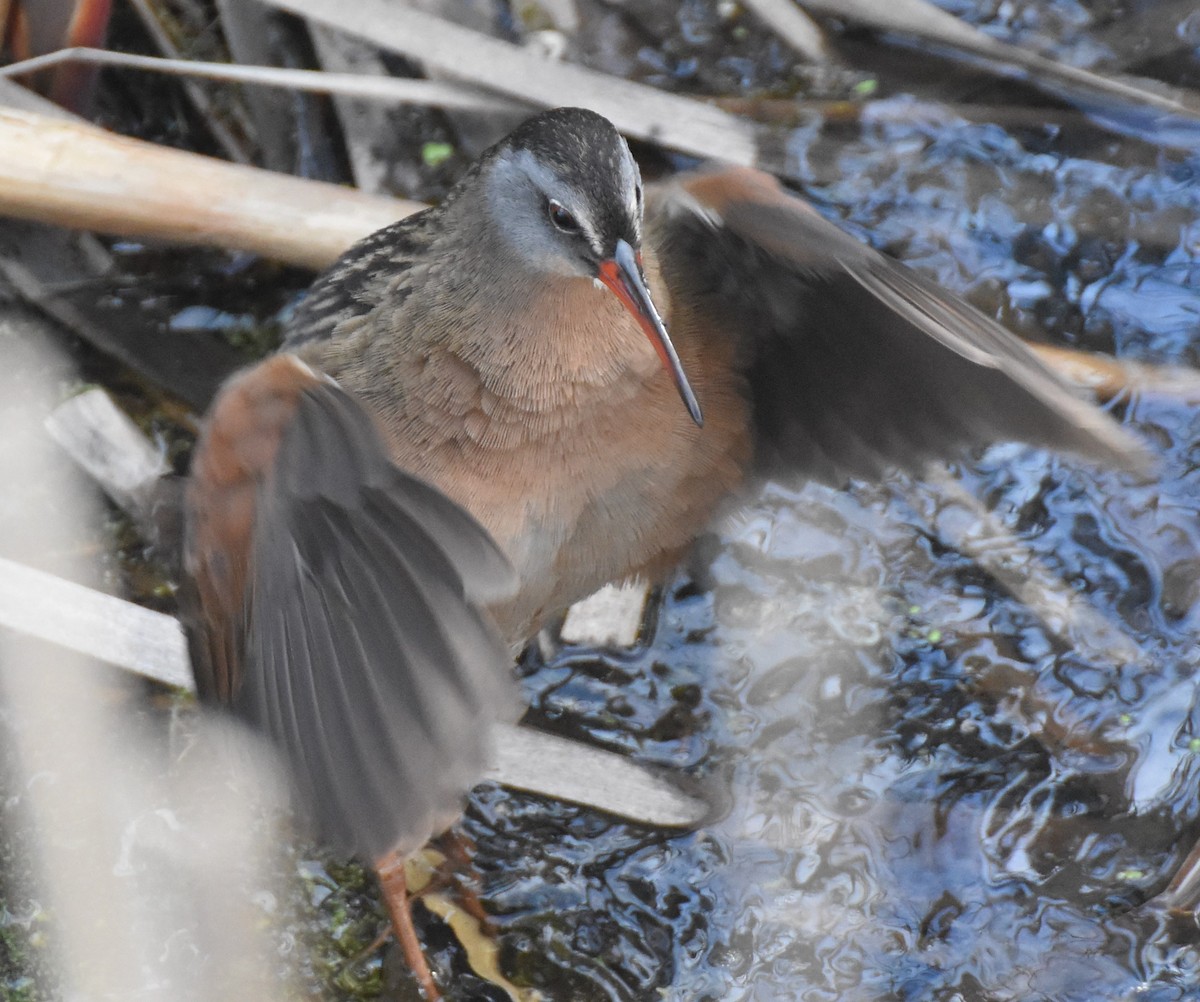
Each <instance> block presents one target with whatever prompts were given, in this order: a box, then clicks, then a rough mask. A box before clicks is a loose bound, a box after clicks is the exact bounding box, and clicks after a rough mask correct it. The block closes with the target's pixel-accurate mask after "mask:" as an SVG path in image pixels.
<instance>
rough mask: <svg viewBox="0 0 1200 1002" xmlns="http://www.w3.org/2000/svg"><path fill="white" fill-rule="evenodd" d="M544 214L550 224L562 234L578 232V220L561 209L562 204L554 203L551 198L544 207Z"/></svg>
mask: <svg viewBox="0 0 1200 1002" xmlns="http://www.w3.org/2000/svg"><path fill="white" fill-rule="evenodd" d="M546 212H547V213H548V214H549V216H550V222H552V223H553V224H554V225H555V226H557V227H558V228H559V229H560V230H562V231H563V232H564V233H578V232H579V220H577V219H576V218H575V217H574V216H573V215H571V213H569V212H568V211H567V210H566V209H565V208H563V204H562V202H556V201H555V200H554V199H553V198H552V199H550V201H549V203H547V206H546Z"/></svg>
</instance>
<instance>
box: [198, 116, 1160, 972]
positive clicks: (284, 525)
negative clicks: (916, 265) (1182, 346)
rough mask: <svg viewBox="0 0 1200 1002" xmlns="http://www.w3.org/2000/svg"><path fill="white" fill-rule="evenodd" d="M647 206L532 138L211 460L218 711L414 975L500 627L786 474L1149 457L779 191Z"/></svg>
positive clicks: (682, 191) (918, 283)
mask: <svg viewBox="0 0 1200 1002" xmlns="http://www.w3.org/2000/svg"><path fill="white" fill-rule="evenodd" d="M646 203H647V204H646V206H645V211H644V209H643V188H642V183H641V179H640V175H639V172H638V168H637V166H636V164H635V163H634V160H633V158H632V156H631V155H630V152H629V149H628V147H627V146H626V144H625V142H624V141H623V140H622V139H621V137H620V136H619V135H618V134H617V132H616V130H615V129H614V128H613V127H612V125H611V124H610V123H609V122H608V121H606V120H605V119H603V118H601V117H599V116H598V115H595V114H593V113H591V112H588V111H583V110H580V109H559V110H556V111H550V112H547V113H545V114H542V115H539V116H537V117H535V118H533V119H531V120H530V121H528V122H526V123H525V124H524V125H522V126H520V127H519V128H518V129H517V130H516V131H515V132H513V133H512V134H511V135H510V136H508V137H507V138H506V139H504V140H503V141H502V142H500V143H499V144H497V145H496V146H494V147H493V148H491V149H490V150H488V151H487V152H486V153H484V154H483V156H482V157H481V158H480V159H479V161H478V162H477V163H476V164H475V165H474V166H472V167H471V168H470V170H468V172H467V173H466V175H465V176H464V177H463V178H462V180H461V181H460V182H459V183H458V184H457V185H456V186H455V188H454V189H453V191H452V192H451V193H450V194H449V196H448V197H447V198H446V200H445V201H444V202H443V203H442V204H441V205H439V206H437V207H436V208H432V209H429V210H427V211H425V212H422V213H420V214H418V215H416V216H413V217H410V218H408V219H405V220H403V221H402V222H399V223H396V224H395V225H393V226H390V227H387V228H386V229H383V230H380V231H379V232H377V233H375V234H374V235H372V236H370V237H368V238H366V239H365V240H364V241H362V242H361V243H359V244H358V245H357V246H355V247H354V248H352V249H351V250H350V251H349V252H348V253H347V254H346V255H344V256H343V257H342V258H341V260H339V261H338V262H337V263H336V264H335V265H334V266H333V267H332V268H331V269H330V270H329V271H328V272H327V273H326V274H325V275H324V276H323V277H321V278H320V279H318V280H317V282H316V283H315V284H314V286H313V287H312V290H311V291H310V293H309V295H308V297H307V299H306V300H305V301H304V303H303V304H302V306H301V307H300V309H299V311H298V312H297V314H296V315H295V317H294V319H293V320H292V322H291V324H290V327H289V329H288V332H287V335H286V340H285V344H284V351H285V352H287V353H289V354H287V355H282V356H277V357H275V358H272V359H268V360H267V361H265V362H263V363H261V364H260V365H258V366H257V367H255V368H253V369H251V370H249V371H248V372H246V373H243V374H241V375H239V376H237V377H235V379H234V380H233V381H232V382H231V383H230V384H229V386H228V388H227V389H225V390H224V391H223V394H222V396H221V397H220V399H219V400H218V402H217V403H216V405H215V407H214V409H213V411H212V413H211V416H210V417H209V420H208V424H207V429H206V431H205V433H204V435H203V437H202V440H201V442H200V445H199V448H198V451H197V454H196V457H195V461H194V466H193V475H192V485H191V488H190V491H189V538H188V544H187V555H186V567H187V570H188V572H189V573H190V575H191V577H192V588H191V600H190V609H189V612H188V617H189V620H190V625H191V630H190V635H191V639H192V650H193V657H194V661H195V669H196V674H197V682H198V685H199V688H200V690H201V692H202V693H203V694H204V695H206V696H208V697H214V698H216V699H219V700H222V701H224V702H227V703H232V704H233V705H234V707H235V708H236V709H237V710H238V711H240V712H241V713H242V714H243V715H244V716H246V717H248V718H250V720H252V721H253V722H254V723H255V724H257V725H258V726H260V727H262V728H264V729H265V730H266V731H267V732H268V733H269V734H270V735H271V737H272V738H273V739H274V740H275V741H276V742H277V743H278V744H279V745H280V746H281V747H282V749H283V751H284V753H285V756H286V757H287V759H288V761H289V762H290V765H291V767H292V772H293V774H294V776H295V783H296V787H297V789H298V791H299V793H300V795H301V797H300V799H301V802H302V803H303V804H305V805H307V807H308V809H309V811H310V812H311V813H312V814H313V815H314V816H315V818H316V820H317V822H318V823H319V824H320V826H321V827H322V829H323V830H324V831H325V832H326V833H327V834H328V835H330V836H331V837H332V838H333V839H334V841H335V842H336V843H337V844H338V845H339V846H342V847H344V848H346V849H349V850H352V851H355V852H357V853H360V854H363V855H365V856H366V857H367V858H369V859H372V860H375V861H376V862H377V866H378V868H379V869H380V871H381V874H382V875H383V877H384V884H385V890H388V891H389V892H391V891H395V892H396V893H395V894H391V893H389V895H388V897H389V904H390V906H391V908H392V916H393V922H394V924H395V925H396V928H397V932H398V934H400V935H401V937H402V938H403V939H404V940H405V942H406V943H408V944H409V947H408V951H407V952H408V954H409V957H410V960H411V962H413V963H414V964H417V965H422V966H423V960H422V959H421V958H420V953H419V950H417V949H416V946H415V938H414V937H413V936H412V933H411V929H409V928H407V927H406V923H407V920H408V912H407V906H406V904H405V902H404V900H403V884H402V878H401V877H400V876H398V874H402V870H398V868H397V861H398V859H399V858H400V857H401V856H402V855H403V853H404V852H406V851H409V850H411V849H413V848H415V847H416V846H417V845H419V844H420V843H421V842H422V841H423V840H424V839H425V838H426V837H427V836H428V835H429V834H430V833H431V832H432V831H434V830H435V829H436V827H437V826H438V824H440V823H442V822H443V821H445V820H446V818H447V817H448V816H449V815H451V814H452V813H453V811H454V809H455V807H456V805H457V800H458V797H459V795H460V792H461V791H462V790H464V789H465V788H466V787H467V786H468V785H469V782H470V779H471V777H472V775H473V772H474V770H475V769H476V768H477V767H478V766H479V764H480V754H481V738H482V735H483V733H484V732H485V730H486V728H485V727H484V723H485V722H486V720H487V719H488V717H489V715H490V714H491V713H492V712H494V711H495V710H496V708H497V707H498V706H502V705H504V700H503V698H502V697H499V696H498V695H497V693H498V692H500V691H501V689H500V687H501V686H502V683H503V676H504V674H505V673H504V671H503V670H502V667H503V662H504V661H505V655H504V653H503V648H502V646H501V645H500V644H499V643H498V642H497V641H494V640H492V639H491V638H490V636H489V633H488V627H487V625H486V622H485V618H484V617H483V616H481V615H480V614H479V613H478V612H477V611H476V609H477V604H478V603H484V604H486V616H487V617H488V618H490V619H491V620H492V621H493V622H494V623H495V624H496V625H497V627H498V629H499V632H500V635H501V636H502V637H503V639H504V641H507V642H508V643H509V644H513V643H516V642H519V641H520V640H522V639H524V638H526V637H527V636H528V635H529V633H530V631H532V630H533V629H535V628H536V626H537V625H538V623H540V622H541V621H542V620H543V619H544V617H545V616H546V615H548V614H550V613H552V612H554V611H555V610H557V609H560V608H562V607H564V606H565V605H567V604H569V603H570V602H573V601H575V600H576V599H578V598H580V597H582V596H584V595H586V594H588V593H589V592H591V591H593V590H594V589H595V588H597V587H598V586H599V585H601V584H603V583H604V582H606V581H610V580H616V579H620V578H625V577H629V576H633V575H644V576H650V577H653V576H656V575H659V574H660V573H662V572H663V571H664V570H666V569H668V568H669V567H670V566H671V565H672V564H673V563H674V562H675V561H676V560H677V558H678V557H679V555H680V554H681V553H682V552H683V551H684V550H685V549H686V548H687V546H688V544H689V543H690V542H691V541H692V540H693V539H694V538H695V536H696V535H697V534H698V533H699V532H700V531H701V530H703V529H704V528H705V527H706V526H707V525H709V524H710V523H711V521H712V519H713V518H714V516H715V515H717V514H718V513H719V512H720V511H722V510H723V509H725V508H728V507H730V506H731V505H732V504H734V503H736V501H737V498H738V497H739V496H740V495H741V493H742V492H744V491H745V490H746V489H747V488H749V487H752V486H753V484H755V483H757V482H760V481H761V480H763V479H765V478H768V477H772V476H777V475H783V474H787V475H795V474H800V475H802V476H806V477H810V478H811V477H818V478H821V479H824V480H833V481H838V480H842V479H844V478H846V477H849V476H874V475H876V474H878V473H879V472H880V471H881V470H882V469H885V468H887V467H892V466H900V467H907V468H916V467H919V466H920V465H921V464H922V463H923V462H925V461H926V460H927V459H930V458H932V457H938V456H951V455H955V454H958V453H959V452H960V451H962V450H964V449H966V448H969V447H971V446H975V445H980V444H986V443H990V442H993V441H997V440H1004V439H1021V440H1024V441H1028V442H1032V443H1037V444H1042V445H1047V446H1050V447H1054V448H1062V449H1066V450H1069V451H1072V452H1074V453H1077V454H1079V455H1082V456H1084V457H1088V458H1091V459H1096V460H1099V461H1102V462H1109V463H1116V464H1121V465H1135V464H1137V463H1138V462H1139V459H1140V456H1141V452H1140V449H1139V447H1138V445H1137V444H1136V443H1135V442H1134V441H1133V439H1132V438H1130V437H1129V436H1128V435H1127V434H1126V433H1125V432H1123V431H1122V430H1121V429H1120V428H1119V427H1117V425H1116V424H1115V423H1113V422H1112V421H1111V420H1110V419H1109V418H1108V417H1107V416H1106V415H1105V414H1103V413H1102V412H1100V411H1099V410H1098V409H1096V408H1095V407H1093V406H1092V405H1091V404H1088V403H1085V402H1083V401H1081V400H1079V399H1078V398H1077V397H1076V396H1074V395H1073V393H1072V392H1071V391H1070V390H1069V389H1068V388H1067V387H1066V386H1064V385H1063V384H1062V383H1061V382H1060V381H1059V380H1058V379H1057V378H1056V377H1055V376H1054V375H1053V374H1052V373H1050V372H1049V371H1048V370H1047V369H1046V368H1045V367H1044V366H1043V365H1042V364H1041V363H1040V362H1039V361H1038V360H1037V358H1036V357H1035V356H1034V355H1033V354H1032V353H1031V352H1030V351H1029V350H1028V349H1027V348H1026V347H1025V346H1024V345H1023V344H1022V343H1021V342H1019V341H1018V340H1017V339H1016V338H1014V337H1013V336H1011V335H1010V334H1008V333H1007V332H1006V331H1005V330H1003V329H1002V328H1001V327H1000V326H999V325H997V324H996V323H994V322H993V321H991V320H989V319H987V318H986V317H984V316H982V315H981V314H979V313H977V312H976V311H975V310H973V309H971V308H970V307H968V306H966V305H965V304H964V303H962V302H960V301H959V300H957V299H955V298H953V297H951V296H949V295H947V294H946V293H945V292H943V291H942V290H940V289H938V288H937V287H936V286H934V285H933V284H931V283H930V282H928V281H926V280H925V279H923V278H921V277H920V276H918V275H916V274H914V273H912V272H910V271H909V270H907V269H906V268H904V267H903V266H901V265H899V264H896V263H894V262H892V261H890V260H888V259H886V258H884V257H882V256H881V255H879V254H877V253H875V252H874V251H872V250H870V249H868V248H867V247H865V246H862V245H861V244H859V243H858V242H857V241H855V240H853V239H852V238H850V237H848V236H847V235H845V234H843V233H842V232H841V231H840V230H838V229H837V228H836V227H834V226H833V225H832V224H830V223H828V222H826V221H825V220H823V219H822V218H821V217H820V216H818V215H817V214H816V213H815V212H813V211H812V210H811V209H809V208H807V207H806V206H804V205H803V204H802V203H801V202H800V201H798V200H797V199H795V198H793V197H791V196H790V195H788V194H786V193H785V192H784V191H783V190H782V189H781V188H780V187H779V185H778V184H777V183H776V182H775V181H774V180H773V179H772V178H769V177H767V176H765V175H762V174H760V173H757V172H755V171H750V170H745V169H716V170H711V171H708V172H702V173H696V174H692V175H687V176H683V177H680V178H678V179H676V180H674V181H672V182H670V183H668V184H665V185H661V186H658V187H657V188H656V189H654V190H652V191H648V192H647V193H646ZM643 215H644V217H645V226H646V233H645V236H644V237H643V232H642V226H643ZM643 253H644V255H645V256H644V258H643ZM651 292H652V293H653V296H652V295H651ZM656 302H657V303H658V304H659V306H660V307H661V309H662V314H663V316H664V317H665V318H666V327H669V328H670V331H671V336H670V337H668V335H667V330H666V327H664V324H663V321H661V320H660V319H659V314H658V313H657V312H656V309H655V305H654V304H655V303H656ZM672 339H673V340H674V345H675V346H677V348H678V358H676V355H675V347H673V345H672ZM656 356H657V357H656ZM318 371H319V372H320V373H323V374H324V375H317V372H318ZM327 377H331V378H327ZM333 380H336V385H335V384H334V382H333ZM680 397H682V398H683V402H682V404H681V401H680V399H679V398H680ZM701 410H702V411H703V417H701ZM368 413H369V414H370V415H371V417H367V414H368ZM401 470H403V471H405V472H403V473H402V472H400V471H401ZM427 485H432V486H427ZM458 506H461V508H462V509H465V511H466V512H469V513H470V516H473V519H472V518H471V517H470V516H468V515H466V514H464V512H463V511H462V510H460V509H459V507H458ZM474 520H477V521H478V525H477V524H476V523H475V521H474ZM480 526H482V528H480ZM483 530H486V532H484V531H483ZM489 535H490V537H491V539H492V540H494V541H495V544H493V543H492V542H490V540H489ZM501 554H503V556H501ZM504 557H507V560H508V561H509V562H511V565H512V567H513V568H515V571H516V578H517V581H518V582H519V586H518V588H517V589H516V591H515V592H513V593H512V594H511V595H509V596H508V597H503V598H501V597H499V596H500V595H501V593H502V591H503V589H504V586H505V585H506V583H508V569H507V565H506V562H505V559H504ZM421 976H422V980H423V982H424V984H425V988H426V991H427V993H432V992H433V991H434V989H433V985H432V982H431V981H430V980H429V978H428V974H427V973H423V974H422V975H421Z"/></svg>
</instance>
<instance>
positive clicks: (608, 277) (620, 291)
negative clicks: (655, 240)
mask: <svg viewBox="0 0 1200 1002" xmlns="http://www.w3.org/2000/svg"><path fill="white" fill-rule="evenodd" d="M600 281H601V282H603V283H604V284H605V285H606V286H608V288H609V289H611V290H612V293H613V295H614V296H616V297H617V298H618V299H619V300H620V301H621V305H623V306H624V307H625V309H627V310H628V311H629V312H630V313H632V314H633V316H634V318H635V319H636V320H637V322H638V323H639V324H640V325H641V328H642V330H643V331H645V332H646V337H648V338H649V339H650V343H651V344H652V345H654V350H655V351H657V352H658V357H659V358H660V359H662V364H663V368H665V369H666V370H667V372H669V373H670V374H671V378H672V379H673V380H675V388H676V389H677V390H679V396H680V398H681V399H682V400H683V402H684V405H685V406H686V407H687V409H688V413H689V414H690V415H691V416H692V420H693V421H695V422H696V425H697V426H698V427H704V415H703V414H701V413H700V404H699V403H698V402H697V401H696V394H695V393H693V392H692V387H691V384H690V383H689V382H688V380H687V376H685V375H684V373H683V366H682V365H680V364H679V356H678V355H676V354H675V346H674V345H673V344H671V339H670V337H668V335H667V328H666V327H664V326H663V322H662V317H660V316H659V315H658V310H656V309H655V308H654V301H653V300H652V299H651V298H650V291H649V290H648V289H647V288H646V283H645V281H643V279H642V269H641V268H640V267H639V265H638V260H637V255H636V254H634V252H633V248H632V247H630V246H629V244H628V243H627V242H626V241H624V240H618V241H617V248H616V250H615V251H614V252H613V256H612V257H611V258H610V259H609V260H607V261H602V262H601V263H600Z"/></svg>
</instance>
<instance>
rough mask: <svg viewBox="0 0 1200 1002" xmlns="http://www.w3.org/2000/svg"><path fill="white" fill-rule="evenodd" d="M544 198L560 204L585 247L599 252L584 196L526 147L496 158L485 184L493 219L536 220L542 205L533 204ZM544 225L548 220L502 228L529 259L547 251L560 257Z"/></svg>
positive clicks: (540, 255)
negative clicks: (574, 223)
mask: <svg viewBox="0 0 1200 1002" xmlns="http://www.w3.org/2000/svg"><path fill="white" fill-rule="evenodd" d="M546 197H553V198H555V199H557V200H558V201H559V202H560V203H562V206H563V208H564V209H566V210H567V211H568V212H570V213H571V215H573V216H574V217H575V219H576V220H577V221H578V222H579V226H580V228H581V229H582V231H583V235H584V237H585V238H586V239H587V242H588V246H590V247H591V249H592V251H593V252H594V253H595V254H597V255H600V254H602V253H603V249H602V248H601V246H600V238H599V236H598V234H597V228H596V222H595V220H594V219H593V218H592V214H591V210H590V205H589V200H588V198H587V196H585V195H584V194H582V193H581V192H580V191H579V190H578V189H577V188H575V187H573V186H572V185H570V184H568V183H567V182H566V181H564V180H563V179H562V177H561V176H560V175H558V174H557V173H555V171H554V170H553V169H551V168H550V167H548V166H547V165H546V164H544V163H542V162H541V161H540V160H539V159H538V158H537V157H536V156H534V155H533V154H532V153H530V152H529V151H528V150H515V151H513V152H511V153H505V154H503V155H502V156H500V157H498V158H497V160H496V162H495V164H494V165H493V167H492V171H491V177H490V178H489V179H488V184H487V199H488V207H489V208H490V209H491V210H492V215H493V218H495V219H522V218H527V217H531V221H536V222H539V223H540V222H541V221H542V220H541V214H542V207H541V205H540V204H537V203H540V201H541V200H542V199H544V198H546ZM548 226H549V224H548V223H547V224H546V225H542V226H536V227H535V226H528V227H511V226H510V227H504V228H503V231H504V233H505V236H506V237H507V238H508V239H509V242H510V243H512V244H513V245H514V247H515V248H516V250H517V251H518V252H520V253H524V254H528V255H529V257H530V258H531V259H532V260H538V259H543V258H545V257H547V256H548V255H550V254H553V255H554V256H558V257H561V252H560V251H559V250H558V245H557V244H556V243H555V242H554V241H553V238H552V235H551V233H550V231H549V229H548Z"/></svg>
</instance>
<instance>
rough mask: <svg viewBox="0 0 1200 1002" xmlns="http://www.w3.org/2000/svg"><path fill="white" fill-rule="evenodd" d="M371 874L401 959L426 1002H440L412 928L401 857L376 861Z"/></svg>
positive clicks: (388, 857) (431, 974)
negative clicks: (376, 884)
mask: <svg viewBox="0 0 1200 1002" xmlns="http://www.w3.org/2000/svg"><path fill="white" fill-rule="evenodd" d="M375 872H376V873H377V874H378V875H379V884H380V886H381V887H382V889H383V900H384V902H385V903H386V904H387V909H388V914H389V915H390V916H391V919H392V930H393V932H394V933H395V934H396V939H397V941H398V942H399V943H400V949H401V950H403V951H404V959H405V961H406V962H407V963H408V966H409V969H410V970H411V971H412V972H413V976H414V977H415V978H416V979H417V983H418V984H419V985H420V986H421V992H422V994H423V995H424V996H425V998H426V1000H427V1002H441V998H442V993H441V992H439V991H438V989H437V985H436V984H434V981H433V972H432V971H431V970H430V969H429V963H428V961H426V959H425V953H424V951H423V950H422V949H421V942H420V940H418V939H417V930H416V929H415V928H414V927H413V920H412V909H411V907H410V903H409V898H408V878H407V876H406V875H405V872H404V857H403V856H401V855H400V854H399V853H395V852H391V853H388V854H387V855H386V856H383V857H382V858H380V859H379V860H377V861H376V863H375Z"/></svg>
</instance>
